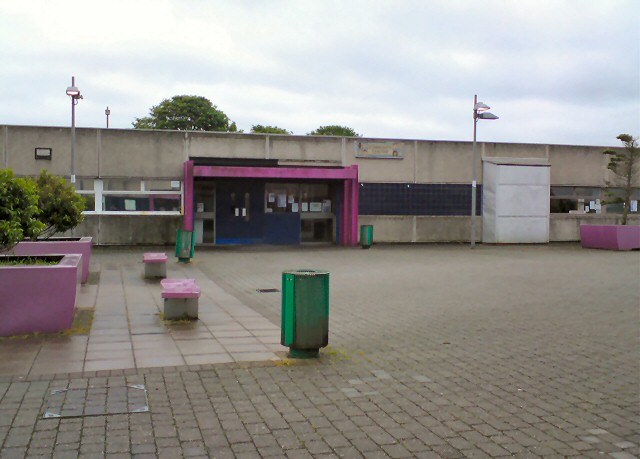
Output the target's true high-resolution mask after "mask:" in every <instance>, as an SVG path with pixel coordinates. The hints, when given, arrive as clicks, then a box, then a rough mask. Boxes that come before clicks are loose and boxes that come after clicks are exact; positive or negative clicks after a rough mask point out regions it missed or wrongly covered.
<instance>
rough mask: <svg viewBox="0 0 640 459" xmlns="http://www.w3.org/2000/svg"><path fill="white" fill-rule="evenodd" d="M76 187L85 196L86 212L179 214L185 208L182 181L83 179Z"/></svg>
mask: <svg viewBox="0 0 640 459" xmlns="http://www.w3.org/2000/svg"><path fill="white" fill-rule="evenodd" d="M76 187H77V190H78V193H79V194H82V195H84V197H85V202H86V207H85V212H96V213H102V212H106V213H111V212H125V213H133V214H136V213H143V212H144V213H156V214H157V213H166V214H179V213H180V210H181V207H182V182H181V181H179V180H142V179H129V178H126V179H119V178H109V179H103V180H100V179H95V180H94V179H82V178H81V179H79V180H78V181H77V184H76ZM92 201H93V203H92Z"/></svg>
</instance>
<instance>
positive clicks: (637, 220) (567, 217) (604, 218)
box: [549, 214, 640, 242]
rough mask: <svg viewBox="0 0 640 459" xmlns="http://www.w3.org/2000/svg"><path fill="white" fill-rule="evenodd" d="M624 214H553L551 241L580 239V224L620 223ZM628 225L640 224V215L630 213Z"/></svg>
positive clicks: (550, 223) (551, 219) (550, 220)
mask: <svg viewBox="0 0 640 459" xmlns="http://www.w3.org/2000/svg"><path fill="white" fill-rule="evenodd" d="M621 220H622V216H621V215H618V216H614V215H611V214H609V215H597V214H551V218H550V219H549V238H550V240H551V242H553V241H557V242H562V241H579V240H580V225H619V224H620V222H621ZM627 224H628V225H640V215H629V217H628V220H627Z"/></svg>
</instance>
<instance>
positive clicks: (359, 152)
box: [355, 142, 405, 159]
mask: <svg viewBox="0 0 640 459" xmlns="http://www.w3.org/2000/svg"><path fill="white" fill-rule="evenodd" d="M355 148H356V158H379V159H402V158H403V157H404V149H405V144H404V143H403V142H356V143H355Z"/></svg>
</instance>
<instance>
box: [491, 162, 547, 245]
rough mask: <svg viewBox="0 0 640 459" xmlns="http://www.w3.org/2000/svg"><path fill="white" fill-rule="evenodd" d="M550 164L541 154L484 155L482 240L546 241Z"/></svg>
mask: <svg viewBox="0 0 640 459" xmlns="http://www.w3.org/2000/svg"><path fill="white" fill-rule="evenodd" d="M550 178H551V174H550V164H549V161H547V160H546V159H541V158H498V157H496V158H484V159H483V184H482V242H487V243H494V244H534V243H548V242H549V199H550V198H549V196H550V193H549V192H550V190H549V185H550Z"/></svg>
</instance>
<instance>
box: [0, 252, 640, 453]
mask: <svg viewBox="0 0 640 459" xmlns="http://www.w3.org/2000/svg"><path fill="white" fill-rule="evenodd" d="M148 250H150V248H137V247H136V248H108V249H107V248H101V247H97V248H95V250H94V255H93V259H92V266H91V276H90V279H89V283H88V284H87V285H84V286H82V287H81V291H80V296H79V300H78V305H79V306H80V307H81V308H82V311H83V313H84V314H85V315H89V316H90V315H91V314H92V315H93V323H92V325H91V327H88V325H85V326H78V327H77V328H76V329H75V330H74V332H73V333H67V334H63V335H59V336H44V337H42V336H36V337H33V336H32V337H20V338H11V339H7V338H5V339H0V458H2V459H4V458H13V457H18V458H22V457H43V458H44V457H56V458H58V457H59V458H66V457H70V458H75V457H86V458H93V457H97V458H104V457H106V458H128V457H136V458H156V457H166V458H181V457H202V458H204V457H215V458H231V457H237V458H261V457H288V458H305V457H319V458H330V457H348V458H352V457H353V458H376V457H394V458H403V457H427V458H429V457H433V458H440V457H444V458H458V457H480V458H483V457H598V458H602V457H611V458H617V459H626V458H634V457H640V446H639V445H640V253H639V252H608V251H598V250H586V249H582V248H580V247H579V245H577V244H550V245H544V246H487V245H480V246H477V247H476V249H474V250H470V249H469V247H468V246H466V245H374V247H372V248H371V249H369V250H361V249H359V248H342V247H334V246H315V247H314V246H310V247H296V248H289V247H287V248H285V247H241V248H240V247H238V248H212V249H201V250H197V252H196V256H195V258H194V259H193V261H192V263H190V264H188V265H185V264H179V263H177V262H176V261H175V259H170V262H169V264H168V269H167V270H168V274H169V276H170V277H192V278H195V279H197V282H198V284H199V285H200V286H201V287H202V298H201V299H200V320H198V321H197V322H194V323H167V322H165V321H163V320H162V316H161V312H162V301H161V298H160V285H159V283H158V282H157V281H149V280H144V279H143V277H142V273H143V270H144V268H143V265H142V253H143V252H145V251H148ZM151 250H153V251H158V250H166V251H167V252H170V251H171V250H170V249H167V248H165V249H162V248H157V247H156V248H152V249H151ZM289 269H323V270H327V271H329V272H330V273H331V281H330V282H331V285H330V309H331V312H330V326H329V331H330V333H329V347H328V348H325V349H323V350H322V352H321V357H320V358H319V359H313V360H302V361H300V360H292V359H288V358H287V356H286V348H284V347H282V346H280V344H279V337H280V308H281V294H280V293H279V292H273V291H272V290H273V289H280V288H281V285H280V283H281V273H282V271H285V270H289ZM260 290H263V292H261V291H260ZM264 290H266V292H264Z"/></svg>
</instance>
